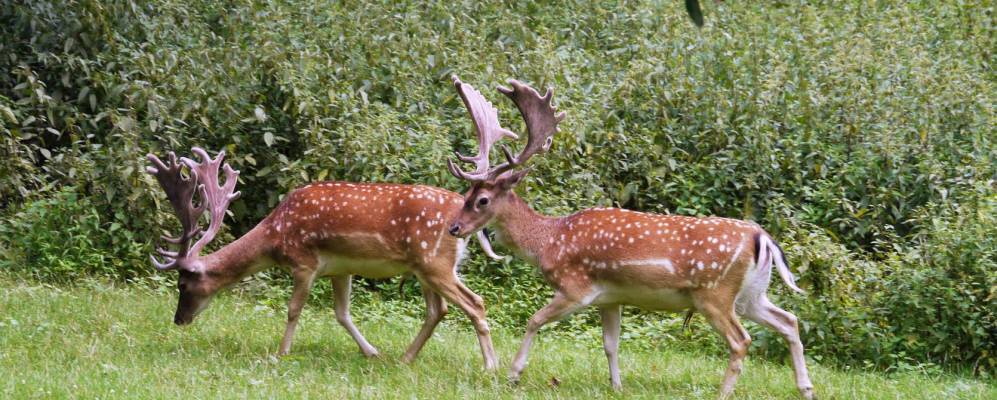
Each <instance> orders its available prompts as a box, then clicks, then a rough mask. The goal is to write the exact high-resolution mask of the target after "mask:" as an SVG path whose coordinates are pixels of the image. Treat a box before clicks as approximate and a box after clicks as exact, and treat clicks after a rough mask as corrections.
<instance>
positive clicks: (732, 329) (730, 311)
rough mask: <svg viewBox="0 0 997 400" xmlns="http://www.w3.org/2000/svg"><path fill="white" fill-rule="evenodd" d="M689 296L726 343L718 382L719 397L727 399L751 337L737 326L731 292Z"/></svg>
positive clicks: (738, 322)
mask: <svg viewBox="0 0 997 400" xmlns="http://www.w3.org/2000/svg"><path fill="white" fill-rule="evenodd" d="M693 299H694V301H695V304H696V308H697V309H698V310H699V311H700V312H701V313H703V315H704V316H706V319H707V320H708V321H709V322H710V325H712V326H713V328H714V329H716V331H717V333H719V334H720V336H721V337H722V338H723V339H724V340H725V341H726V342H727V346H728V348H729V349H730V360H729V362H728V364H727V371H726V372H725V373H724V380H723V383H722V384H721V385H720V398H721V399H726V398H729V397H730V395H731V393H733V392H734V385H735V384H736V383H737V378H738V377H739V376H740V375H741V371H742V370H743V368H744V358H745V357H746V356H747V355H748V347H749V346H751V336H749V335H748V331H747V330H745V329H744V327H743V326H741V322H740V321H738V319H737V316H736V315H735V313H734V300H733V295H730V296H728V295H726V294H724V293H720V292H717V291H710V292H707V293H698V294H697V295H695V296H694V297H693Z"/></svg>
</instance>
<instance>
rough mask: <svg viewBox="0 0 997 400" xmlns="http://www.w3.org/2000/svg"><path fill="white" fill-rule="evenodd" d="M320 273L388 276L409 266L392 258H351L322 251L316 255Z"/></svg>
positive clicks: (378, 277)
mask: <svg viewBox="0 0 997 400" xmlns="http://www.w3.org/2000/svg"><path fill="white" fill-rule="evenodd" d="M318 261H319V274H320V275H359V276H362V277H364V278H373V279H381V278H390V277H393V276H398V275H401V274H403V273H405V272H408V271H409V266H408V265H407V264H403V263H400V262H397V261H393V260H387V259H383V260H382V259H369V258H351V257H346V256H341V255H338V254H330V253H324V254H320V255H319V257H318Z"/></svg>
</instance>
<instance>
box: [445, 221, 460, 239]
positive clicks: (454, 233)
mask: <svg viewBox="0 0 997 400" xmlns="http://www.w3.org/2000/svg"><path fill="white" fill-rule="evenodd" d="M447 232H450V235H452V236H457V234H458V233H460V224H459V223H456V222H454V224H453V225H450V230H449V231H447Z"/></svg>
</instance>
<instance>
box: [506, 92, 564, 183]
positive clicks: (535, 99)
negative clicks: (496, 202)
mask: <svg viewBox="0 0 997 400" xmlns="http://www.w3.org/2000/svg"><path fill="white" fill-rule="evenodd" d="M509 85H511V86H512V88H511V89H510V88H506V87H503V86H499V87H498V91H499V92H502V94H504V95H506V96H507V97H509V98H510V99H512V101H513V102H514V103H516V108H518V109H519V113H520V115H522V116H523V121H525V122H526V130H527V132H528V136H527V141H526V147H525V148H523V151H522V152H520V153H519V155H517V156H515V157H513V156H512V153H510V152H509V151H508V150H507V149H504V148H503V151H504V152H505V156H506V159H507V160H508V161H507V163H506V164H508V165H505V164H503V165H501V166H499V167H497V168H495V172H494V173H492V174H491V175H492V176H498V174H500V173H502V172H504V171H505V170H507V169H510V168H513V167H518V166H521V165H523V164H524V163H526V161H527V160H529V159H530V157H533V156H534V155H535V154H537V153H544V152H547V151H548V150H550V146H551V144H552V143H553V142H554V134H555V133H556V132H557V131H558V130H560V129H559V128H558V127H557V124H558V123H559V122H561V121H562V120H564V117H565V115H566V113H565V112H563V111H562V112H560V113H558V112H557V107H554V106H552V105H551V100H553V98H554V90H553V89H549V88H548V89H547V93H545V94H544V95H543V96H542V97H541V96H540V93H538V92H537V91H536V89H533V88H532V87H530V86H529V85H526V84H524V83H522V82H520V81H517V80H515V79H510V80H509Z"/></svg>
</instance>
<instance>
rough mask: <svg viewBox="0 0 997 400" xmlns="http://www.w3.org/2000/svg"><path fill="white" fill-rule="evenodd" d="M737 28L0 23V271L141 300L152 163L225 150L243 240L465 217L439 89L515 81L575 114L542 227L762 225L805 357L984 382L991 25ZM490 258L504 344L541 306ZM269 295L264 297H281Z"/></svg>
mask: <svg viewBox="0 0 997 400" xmlns="http://www.w3.org/2000/svg"><path fill="white" fill-rule="evenodd" d="M732 3H737V4H726V3H724V4H707V6H708V7H712V8H709V9H708V10H707V13H706V16H707V21H708V23H707V26H706V27H705V28H704V29H701V30H699V29H696V28H694V27H693V26H692V25H691V24H690V23H689V21H688V20H687V17H686V15H685V12H684V10H683V9H682V5H681V3H679V2H663V3H656V2H652V3H637V2H624V3H620V2H596V3H592V2H570V3H569V4H557V5H555V4H537V3H532V2H526V3H520V2H511V3H509V2H485V3H481V2H438V3H428V4H427V3H421V2H377V3H371V2H363V3H353V2H333V1H317V2H307V3H305V4H299V3H298V2H284V1H266V2H264V1H252V0H237V1H229V2H215V1H172V0H157V1H126V0H112V1H97V0H76V1H62V0H43V1H30V2H6V3H3V4H0V218H2V219H0V232H2V233H3V237H0V251H2V253H3V255H2V256H0V268H4V269H10V270H14V271H17V273H21V272H22V271H27V272H29V273H30V274H32V275H33V276H35V277H37V278H39V279H46V280H53V281H69V280H71V279H73V278H74V277H77V276H80V275H84V274H97V275H100V276H110V277H116V278H119V279H128V278H131V277H134V276H137V275H140V274H143V273H145V271H147V270H148V268H147V267H146V265H147V261H146V260H145V258H144V257H145V254H147V253H148V252H149V250H150V249H151V246H152V240H150V239H149V238H154V237H156V236H158V233H159V232H160V231H161V230H163V229H165V228H169V227H172V226H174V225H173V224H175V222H174V221H173V218H172V216H171V215H170V214H169V212H168V207H166V206H165V205H164V204H161V203H162V202H163V199H162V196H161V194H160V191H159V190H158V189H157V186H156V185H155V183H154V181H153V180H152V179H151V178H150V177H148V176H147V175H145V174H144V173H143V172H142V171H143V169H144V164H145V160H144V154H145V153H146V152H149V151H152V152H157V153H161V152H164V151H166V150H177V151H180V152H186V151H187V150H186V149H188V148H189V147H190V146H192V145H200V146H204V147H207V148H209V149H213V150H218V149H225V150H227V152H228V154H229V156H228V159H229V160H230V162H231V163H232V164H233V165H234V166H235V167H236V168H238V169H241V170H242V171H243V174H242V176H241V179H240V185H241V187H240V189H241V190H242V191H243V194H244V195H243V197H242V198H241V199H240V200H238V201H237V202H235V203H234V204H233V206H232V211H233V213H234V218H232V219H231V220H230V226H231V230H232V232H233V233H239V232H243V231H245V230H247V229H248V228H249V227H251V226H252V225H253V224H255V223H256V222H257V221H259V220H260V219H261V218H262V217H263V216H264V215H266V213H267V212H269V210H270V209H271V208H272V207H273V206H274V205H275V204H276V203H277V202H278V201H279V200H280V198H281V196H282V195H283V194H284V193H286V192H287V191H288V190H290V189H291V188H293V187H295V186H297V185H300V184H302V183H304V182H308V181H312V180H318V179H342V180H355V181H393V182H419V183H426V184H432V185H437V186H441V187H445V188H448V189H451V190H462V189H463V188H464V186H465V184H464V183H462V182H458V181H457V180H456V179H453V178H452V177H450V176H449V175H448V174H447V173H446V171H445V168H444V163H445V161H444V159H445V157H446V156H447V155H448V154H449V151H450V150H451V149H454V148H456V149H460V150H463V151H466V150H468V149H469V148H470V147H471V146H473V144H474V140H473V138H472V137H471V134H470V129H469V126H468V125H469V124H468V121H467V118H466V116H465V111H464V110H463V108H462V106H461V104H460V101H459V99H458V98H457V97H456V96H455V93H454V91H453V89H452V87H451V85H450V82H449V76H450V75H451V74H454V73H456V74H459V75H460V76H461V77H462V78H463V79H464V80H465V81H467V82H470V83H472V84H475V85H476V86H478V87H479V88H485V87H489V86H492V85H494V84H497V83H501V82H502V81H504V80H505V79H506V78H510V77H516V78H519V79H522V80H526V81H529V82H532V83H534V84H536V85H538V86H547V85H551V86H555V87H557V88H558V93H557V102H558V103H559V104H560V107H561V109H563V110H566V111H568V115H569V116H568V119H567V120H566V121H565V122H564V124H563V131H562V133H561V134H560V135H559V136H558V137H557V138H556V141H555V146H554V149H553V151H552V152H551V153H550V154H548V155H547V156H546V157H543V158H542V159H539V160H536V161H535V163H536V164H537V168H536V170H535V171H534V172H533V173H532V174H531V179H530V180H529V182H530V183H529V184H527V185H525V186H524V187H523V190H522V194H523V195H524V197H526V198H528V199H529V201H530V202H531V204H533V205H534V206H535V207H536V208H537V209H539V210H541V211H543V212H545V213H550V214H564V213H568V212H571V211H573V210H577V209H580V208H584V207H590V206H596V205H619V206H624V207H628V208H634V209H640V210H647V211H654V212H673V213H683V214H699V215H708V214H716V215H724V216H731V217H740V218H748V219H753V220H757V221H759V222H761V223H762V224H763V225H765V226H766V227H767V228H768V229H769V230H770V231H772V232H773V234H775V235H776V237H778V238H780V241H781V242H782V244H783V245H784V247H785V248H786V250H787V253H788V255H789V256H790V259H791V260H790V261H791V262H792V264H794V268H795V269H796V270H797V271H798V273H797V275H799V277H800V278H801V284H802V285H803V287H804V288H805V289H807V290H808V292H809V293H810V294H809V296H808V297H805V298H800V297H794V296H779V297H780V298H779V301H780V302H781V303H783V304H786V305H787V308H789V309H793V310H796V311H797V312H798V313H799V315H800V317H801V319H802V320H804V330H805V340H806V342H807V343H806V344H807V346H808V347H809V348H810V352H809V354H811V355H813V356H814V357H816V358H823V359H827V360H837V361H839V362H841V363H843V364H845V365H852V366H858V367H866V366H870V367H889V368H908V367H916V366H931V365H945V366H953V367H956V366H961V367H965V368H971V369H973V370H974V371H977V372H981V373H988V371H992V370H993V369H994V367H995V366H997V355H995V351H997V349H995V343H997V339H995V338H994V331H995V330H997V329H995V308H997V307H995V300H997V299H995V290H997V289H995V287H997V286H995V278H994V274H995V272H994V271H995V270H997V268H995V264H994V263H995V262H994V259H995V258H997V257H995V247H997V244H995V239H994V237H995V236H994V233H995V232H994V222H997V221H994V215H995V213H997V207H995V206H994V202H995V194H994V179H995V177H997V168H995V156H997V146H995V143H994V142H995V140H997V135H995V134H994V128H993V127H994V126H995V122H997V118H995V114H994V108H993V104H994V102H995V99H994V93H995V90H994V74H993V49H994V48H995V47H997V46H995V44H997V43H995V39H994V35H993V34H992V31H993V19H992V12H993V11H992V5H990V4H989V3H988V2H984V1H960V2H931V1H913V2H871V1H847V2H834V3H823V2H803V1H791V2H782V3H776V4H771V5H765V6H763V5H756V4H751V3H749V2H732ZM485 92H486V93H489V91H485ZM491 93H492V94H490V95H489V96H491V97H492V98H493V99H494V100H495V102H496V104H497V105H498V106H499V108H500V113H501V116H502V118H503V121H504V122H505V123H506V124H508V125H510V126H511V127H512V128H513V129H521V122H519V119H518V116H517V115H516V112H515V109H514V108H513V107H510V104H508V102H506V101H504V100H501V98H500V96H498V95H497V94H496V93H493V92H491ZM225 239H227V237H223V238H220V239H219V240H218V241H217V242H218V243H215V244H213V245H214V246H217V245H218V244H219V243H222V242H224V241H225ZM474 255H476V257H473V258H472V259H471V260H469V261H468V262H467V263H466V264H465V266H464V268H463V274H464V277H465V279H467V280H468V282H469V284H470V285H471V286H472V288H474V289H475V290H476V291H478V292H480V293H482V294H483V295H485V296H486V298H487V300H488V301H489V302H490V303H492V304H499V305H500V306H498V307H492V308H491V310H490V313H491V315H492V317H493V319H495V320H496V321H498V322H499V323H506V324H522V322H523V321H524V320H525V319H526V318H527V317H528V316H529V314H530V313H531V312H532V311H533V310H535V309H537V308H539V307H540V305H542V304H543V303H544V301H545V297H546V296H547V295H548V294H549V291H548V289H546V288H545V286H544V285H543V283H542V282H541V281H540V280H539V279H538V277H537V275H536V274H535V273H534V272H533V271H532V268H531V267H529V266H527V265H525V264H523V263H522V262H521V261H518V260H517V261H511V262H502V263H494V262H486V261H485V260H484V259H483V258H482V257H480V256H477V255H478V254H477V253H475V254H474ZM272 276H274V278H260V279H255V280H253V281H252V282H250V283H249V284H248V287H250V288H255V289H258V290H260V291H262V292H264V293H268V294H273V293H281V292H283V288H282V287H281V286H279V285H280V284H282V281H281V279H283V278H280V276H281V275H280V274H276V273H275V274H272ZM271 279H276V282H275V281H272V280H271ZM361 284H362V285H364V286H368V287H369V288H370V289H375V290H366V291H365V290H359V291H357V296H358V297H359V301H360V302H361V303H363V302H374V301H378V302H394V301H396V300H397V295H396V294H395V291H396V287H395V284H396V283H395V282H387V283H385V282H363V283H361ZM323 285H324V283H323ZM774 286H775V289H774V292H775V293H776V294H777V295H778V294H782V293H784V292H783V291H784V288H782V287H781V285H780V284H778V283H776V284H774ZM405 288H406V290H405V293H406V296H407V298H408V299H414V298H418V295H417V294H416V293H417V292H416V291H415V288H414V287H413V286H412V285H407V286H405ZM327 290H328V288H327V287H325V286H319V288H318V290H317V291H316V297H320V298H324V299H326V300H327V299H328V295H327ZM268 298H269V299H272V300H268V301H273V302H275V303H279V302H280V301H282V299H280V296H276V297H273V296H270V297H268ZM404 304H408V305H409V306H410V305H411V304H414V303H412V302H406V303H404ZM412 312H416V311H412ZM628 318H630V319H636V320H639V321H640V322H635V323H633V324H628V328H627V329H628V330H629V332H630V333H631V334H632V335H636V336H645V337H652V338H658V339H662V340H660V341H659V340H652V341H651V343H666V342H667V340H669V339H671V338H676V337H682V338H684V339H690V338H691V339H694V341H695V343H696V344H697V345H705V343H708V342H709V343H715V342H716V341H715V340H714V339H712V338H710V340H707V339H706V338H709V335H710V333H709V330H708V329H707V328H705V326H704V325H703V324H701V323H697V324H696V325H695V326H694V327H693V329H692V331H691V332H682V331H680V329H681V328H680V322H679V320H678V318H679V317H677V316H666V315H661V314H646V313H640V314H635V315H630V316H628ZM592 321H594V316H593V315H592V314H590V313H589V314H584V315H582V316H581V317H580V318H577V319H574V320H572V321H571V322H568V324H569V325H572V326H576V327H578V329H577V330H572V331H573V332H587V329H588V328H587V327H589V326H591V324H590V323H591V322H592ZM753 335H754V336H755V337H756V338H757V339H758V340H757V343H760V344H761V346H760V348H762V349H764V351H766V352H769V353H771V354H772V355H774V356H778V355H779V354H780V352H781V351H783V350H782V349H783V348H784V347H783V346H782V344H781V343H778V344H775V342H776V341H777V339H778V338H775V337H774V336H772V335H771V334H770V333H767V332H763V331H753ZM770 344H771V345H770Z"/></svg>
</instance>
